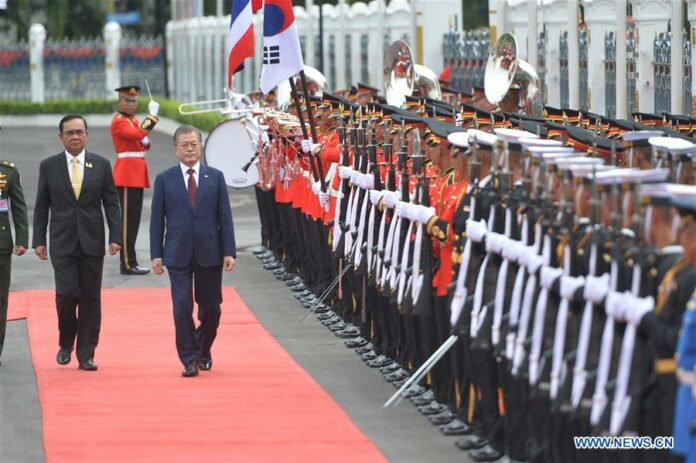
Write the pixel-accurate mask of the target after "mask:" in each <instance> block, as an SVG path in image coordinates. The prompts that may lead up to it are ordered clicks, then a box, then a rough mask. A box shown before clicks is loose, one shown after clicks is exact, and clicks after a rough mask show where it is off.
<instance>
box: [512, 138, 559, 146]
mask: <svg viewBox="0 0 696 463" xmlns="http://www.w3.org/2000/svg"><path fill="white" fill-rule="evenodd" d="M519 143H520V144H521V145H522V147H524V148H528V147H530V146H547V147H549V146H554V147H562V146H563V142H561V141H560V140H549V139H547V138H522V139H520V140H519Z"/></svg>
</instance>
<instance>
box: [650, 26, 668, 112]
mask: <svg viewBox="0 0 696 463" xmlns="http://www.w3.org/2000/svg"><path fill="white" fill-rule="evenodd" d="M671 47H672V40H671V37H670V35H669V34H668V33H666V32H660V34H659V35H658V36H657V37H655V39H654V40H653V76H654V77H653V78H654V82H655V113H657V114H662V113H663V112H670V111H671V108H672V99H671V98H672V91H671V78H670V71H671V63H670V59H671V57H670V54H671Z"/></svg>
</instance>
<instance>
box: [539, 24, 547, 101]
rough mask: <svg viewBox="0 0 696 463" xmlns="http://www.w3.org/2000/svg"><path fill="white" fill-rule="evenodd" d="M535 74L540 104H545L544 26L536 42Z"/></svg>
mask: <svg viewBox="0 0 696 463" xmlns="http://www.w3.org/2000/svg"><path fill="white" fill-rule="evenodd" d="M537 49H538V50H539V51H538V52H537V68H538V69H537V72H538V73H539V81H540V82H539V83H540V85H541V103H542V104H546V100H547V99H548V95H547V89H546V26H544V28H543V29H542V30H541V32H539V38H538V40H537Z"/></svg>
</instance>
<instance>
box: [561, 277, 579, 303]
mask: <svg viewBox="0 0 696 463" xmlns="http://www.w3.org/2000/svg"><path fill="white" fill-rule="evenodd" d="M584 284H585V277H571V276H568V275H563V276H562V277H561V297H562V298H564V299H571V298H572V297H573V294H575V291H577V290H578V288H580V287H581V286H582V285H584Z"/></svg>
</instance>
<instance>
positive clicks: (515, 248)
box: [500, 239, 524, 262]
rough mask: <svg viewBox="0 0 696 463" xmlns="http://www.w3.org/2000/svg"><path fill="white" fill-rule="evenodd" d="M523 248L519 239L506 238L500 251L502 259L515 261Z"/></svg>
mask: <svg viewBox="0 0 696 463" xmlns="http://www.w3.org/2000/svg"><path fill="white" fill-rule="evenodd" d="M523 249H524V244H522V243H520V242H519V241H515V240H511V239H508V241H507V243H506V244H505V246H503V249H502V250H501V251H500V253H501V255H502V256H503V258H504V259H507V260H509V261H511V262H517V260H518V259H519V258H520V252H522V250H523Z"/></svg>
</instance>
